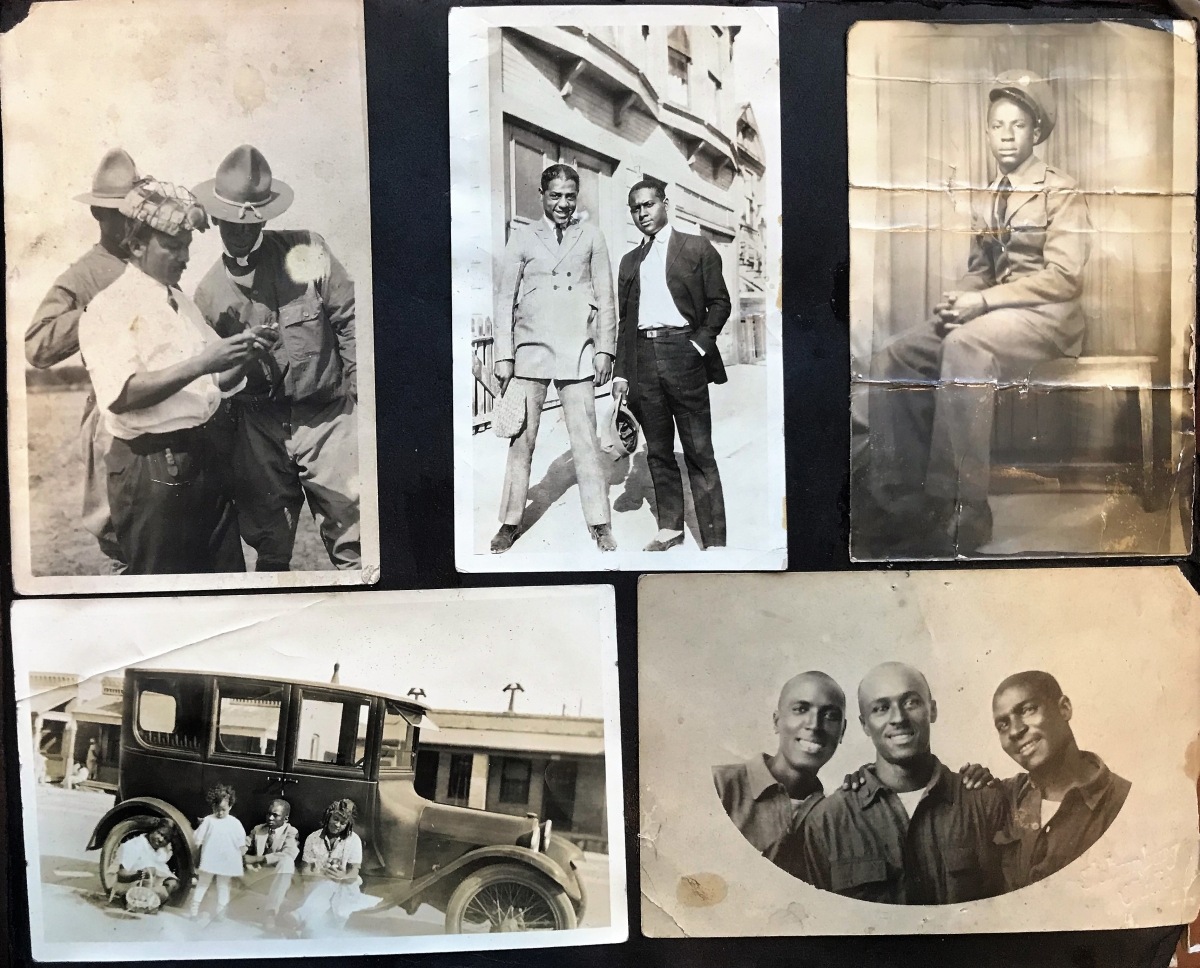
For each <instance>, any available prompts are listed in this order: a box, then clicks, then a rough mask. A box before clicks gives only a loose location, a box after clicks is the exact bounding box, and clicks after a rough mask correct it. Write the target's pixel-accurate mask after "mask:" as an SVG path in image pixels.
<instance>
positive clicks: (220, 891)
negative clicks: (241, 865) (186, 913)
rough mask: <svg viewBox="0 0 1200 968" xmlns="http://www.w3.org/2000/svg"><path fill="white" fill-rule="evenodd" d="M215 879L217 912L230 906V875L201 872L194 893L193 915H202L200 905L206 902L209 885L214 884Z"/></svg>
mask: <svg viewBox="0 0 1200 968" xmlns="http://www.w3.org/2000/svg"><path fill="white" fill-rule="evenodd" d="M214 877H215V878H216V879H217V911H218V912H220V911H224V910H225V908H227V907H228V906H229V882H230V881H231V880H232V878H231V877H230V876H229V875H228V874H210V873H209V872H208V871H201V872H200V873H199V875H198V876H197V877H196V889H195V890H194V891H192V914H199V913H200V904H201V902H203V900H204V895H205V894H207V893H208V885H209V884H211V883H212V881H213V878H214Z"/></svg>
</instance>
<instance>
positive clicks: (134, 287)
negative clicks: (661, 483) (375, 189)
mask: <svg viewBox="0 0 1200 968" xmlns="http://www.w3.org/2000/svg"><path fill="white" fill-rule="evenodd" d="M285 8H286V16H283V12H284V10H285ZM362 16H363V14H362V8H361V5H360V4H357V3H339V2H336V0H300V2H298V3H291V2H288V3H284V2H282V0H265V2H262V3H256V4H254V5H253V6H252V7H246V6H245V5H244V4H238V3H234V2H233V0H201V2H197V3H188V2H185V0H135V2H133V3H129V2H124V0H122V2H117V0H92V2H87V3H34V4H33V5H32V6H31V7H30V9H29V11H28V14H27V15H26V16H25V17H24V18H23V19H22V20H21V21H20V22H18V23H17V24H16V25H15V26H14V27H13V29H11V30H9V31H8V32H7V33H6V34H5V35H4V36H3V38H0V79H2V81H3V86H4V95H3V100H2V101H0V108H2V120H3V130H4V193H5V195H4V201H5V205H4V212H5V227H4V228H5V246H6V249H5V252H6V259H7V264H8V267H9V268H8V274H7V277H6V306H7V327H8V329H7V332H8V387H9V391H8V392H9V411H8V413H9V417H8V419H9V474H10V480H9V486H10V493H11V495H12V497H11V508H12V515H11V521H12V543H13V570H14V580H15V583H16V587H17V589H18V591H21V592H23V593H26V594H34V593H61V592H87V593H98V592H122V591H123V592H129V591H141V590H152V589H170V590H183V589H215V588H240V587H263V588H268V587H294V586H302V585H318V584H320V585H330V584H361V583H364V582H365V583H372V582H374V581H377V580H378V577H379V569H378V564H379V537H378V508H377V505H378V501H377V497H376V484H375V481H376V473H375V431H374V423H375V421H374V389H373V373H374V367H373V356H372V340H371V263H370V252H371V248H370V239H371V233H370V220H369V210H370V192H369V187H368V173H367V130H366V89H365V73H364V71H365V66H364V55H363V23H362Z"/></svg>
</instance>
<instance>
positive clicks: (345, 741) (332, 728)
mask: <svg viewBox="0 0 1200 968" xmlns="http://www.w3.org/2000/svg"><path fill="white" fill-rule="evenodd" d="M370 713H371V707H370V704H369V703H368V701H367V700H366V699H357V698H342V697H334V696H322V695H311V694H307V693H306V694H302V695H301V697H300V724H299V728H298V730H297V734H296V762H297V763H298V764H300V763H319V764H322V765H324V766H343V767H348V768H352V769H357V770H359V771H360V772H365V769H366V751H367V724H368V721H369V719H370Z"/></svg>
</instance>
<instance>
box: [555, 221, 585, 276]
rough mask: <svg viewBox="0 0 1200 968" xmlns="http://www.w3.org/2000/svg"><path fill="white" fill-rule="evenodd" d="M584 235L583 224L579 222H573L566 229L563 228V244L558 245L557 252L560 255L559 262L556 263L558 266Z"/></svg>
mask: <svg viewBox="0 0 1200 968" xmlns="http://www.w3.org/2000/svg"><path fill="white" fill-rule="evenodd" d="M582 236H583V225H582V224H580V223H579V222H572V223H571V224H570V225H568V226H567V227H566V228H565V229H563V240H562V245H559V246H556V254H557V257H558V262H556V263H555V265H556V266H557V265H559V264H561V263H562V261H563V259H565V258H566V257H567V256H568V255H569V254H570V252H571V250H572V249H573V248H575V245H576V244H577V243H578V242H579V240H580V238H581V237H582ZM555 241H556V242H557V241H558V240H557V239H555Z"/></svg>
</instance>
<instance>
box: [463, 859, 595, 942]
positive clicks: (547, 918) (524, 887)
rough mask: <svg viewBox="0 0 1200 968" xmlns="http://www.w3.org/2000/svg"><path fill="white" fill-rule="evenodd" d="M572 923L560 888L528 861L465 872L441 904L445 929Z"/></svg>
mask: <svg viewBox="0 0 1200 968" xmlns="http://www.w3.org/2000/svg"><path fill="white" fill-rule="evenodd" d="M575 926H576V920H575V908H574V907H573V906H572V904H571V900H570V898H568V897H567V894H566V891H564V890H563V889H562V888H561V887H559V886H558V885H557V884H555V883H554V881H552V880H550V878H548V877H546V875H544V874H541V873H539V872H538V871H535V870H533V869H532V868H529V867H524V866H522V865H520V864H490V865H488V866H487V867H481V868H479V869H478V870H476V871H474V872H473V873H471V874H468V875H467V876H466V877H465V878H463V880H462V881H461V883H459V885H458V887H456V888H455V889H454V893H453V894H451V895H450V902H449V903H448V904H447V905H446V933H447V934H464V933H467V934H469V933H472V932H476V931H479V932H503V931H566V930H569V929H571V928H574V927H575Z"/></svg>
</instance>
